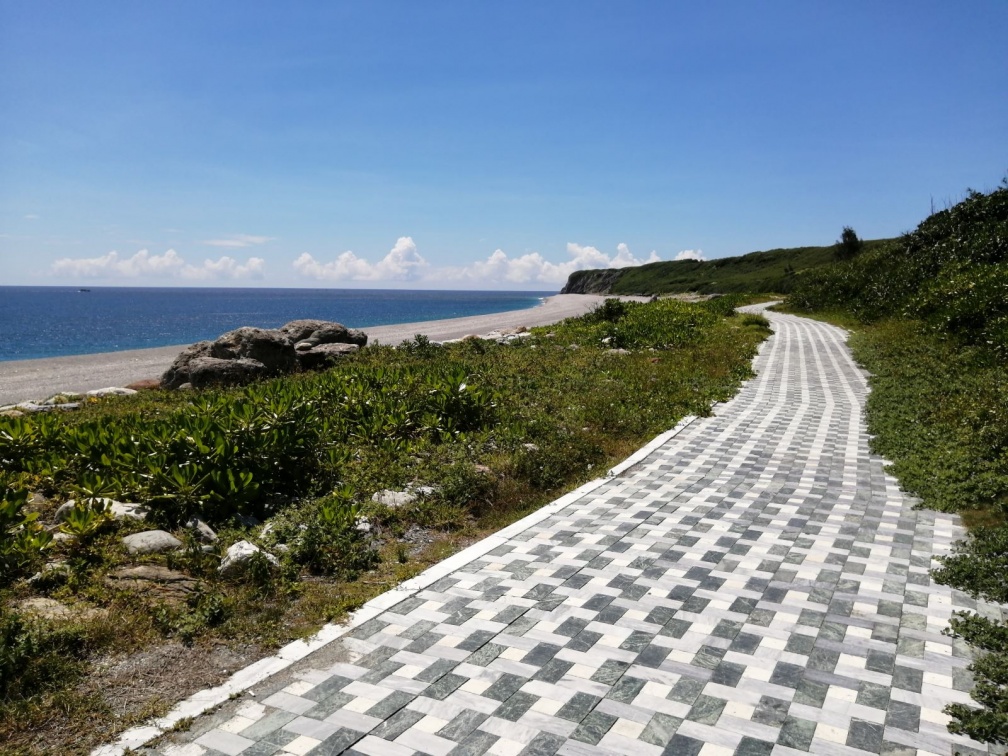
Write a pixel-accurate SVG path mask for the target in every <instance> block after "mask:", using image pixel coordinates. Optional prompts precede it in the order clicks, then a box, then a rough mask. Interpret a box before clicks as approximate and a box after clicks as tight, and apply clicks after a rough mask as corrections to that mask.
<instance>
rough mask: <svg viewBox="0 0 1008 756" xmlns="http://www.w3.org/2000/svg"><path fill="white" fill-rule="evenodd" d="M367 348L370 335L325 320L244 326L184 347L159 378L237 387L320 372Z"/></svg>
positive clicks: (172, 383) (170, 385)
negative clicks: (268, 326) (300, 372)
mask: <svg viewBox="0 0 1008 756" xmlns="http://www.w3.org/2000/svg"><path fill="white" fill-rule="evenodd" d="M365 344H367V334H365V333H363V332H361V331H357V330H353V329H349V328H347V327H345V326H343V325H340V324H339V323H330V322H328V321H324V320H295V321H292V322H290V323H288V324H287V325H285V326H283V327H282V328H276V329H265V328H252V327H249V326H246V327H244V328H238V329H236V330H234V331H229V332H228V333H225V334H224V335H223V336H220V337H219V338H218V339H216V340H215V341H200V342H198V343H196V344H193V345H192V346H190V347H188V348H187V349H185V350H184V351H183V352H182V353H181V354H180V355H179V356H178V357H177V358H176V359H175V361H174V362H173V363H172V364H171V367H169V368H168V370H167V371H165V374H164V375H163V376H162V377H161V387H162V388H167V389H177V388H181V387H183V386H186V385H189V386H191V387H192V388H203V387H205V386H220V385H234V384H241V383H248V382H249V381H252V380H255V379H257V378H264V377H268V376H274V375H281V374H283V373H291V372H294V371H297V370H317V369H319V368H324V367H327V366H329V365H331V364H333V363H334V362H336V361H338V360H339V359H340V358H342V357H344V356H345V355H347V354H349V353H351V352H355V351H356V350H357V349H359V348H360V347H362V346H364V345H365Z"/></svg>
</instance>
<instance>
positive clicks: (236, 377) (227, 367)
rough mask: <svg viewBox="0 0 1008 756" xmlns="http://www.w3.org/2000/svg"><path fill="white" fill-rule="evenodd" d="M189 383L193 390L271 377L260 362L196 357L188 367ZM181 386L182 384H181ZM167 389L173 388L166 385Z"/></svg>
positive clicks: (245, 359) (243, 359) (234, 384)
mask: <svg viewBox="0 0 1008 756" xmlns="http://www.w3.org/2000/svg"><path fill="white" fill-rule="evenodd" d="M187 369H188V374H187V376H186V378H187V380H186V381H185V383H188V384H190V385H191V386H192V388H206V387H208V386H236V385H240V384H243V383H250V382H251V381H254V380H256V379H257V378H264V377H266V376H267V375H269V372H270V371H269V370H268V369H267V367H266V366H265V365H264V364H263V363H261V362H259V361H258V360H252V359H248V358H244V357H243V358H240V359H236V360H227V359H222V358H219V357H196V358H194V359H193V360H191V361H190V362H189V364H188V365H187ZM179 386H181V384H179ZM166 387H167V388H171V386H168V385H167V384H166Z"/></svg>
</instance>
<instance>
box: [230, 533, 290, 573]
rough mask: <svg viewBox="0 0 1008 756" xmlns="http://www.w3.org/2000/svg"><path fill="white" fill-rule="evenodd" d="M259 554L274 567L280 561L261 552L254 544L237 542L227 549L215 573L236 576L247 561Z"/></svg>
mask: <svg viewBox="0 0 1008 756" xmlns="http://www.w3.org/2000/svg"><path fill="white" fill-rule="evenodd" d="M259 553H261V554H262V555H263V556H265V557H266V560H267V561H268V562H269V563H270V564H272V565H274V566H279V565H280V560H278V559H277V558H276V557H275V556H273V555H272V554H270V553H269V552H266V551H263V550H262V549H260V548H259V547H258V546H256V545H255V544H254V543H249V542H248V541H238V542H237V543H233V544H231V546H229V547H228V550H227V553H226V554H225V555H224V559H222V560H221V563H220V567H218V568H217V571H218V572H219V573H220V574H221V575H235V574H238V573H239V572H241V571H242V570H243V569H245V568H246V567H247V566H248V561H249V559H251V558H252V557H253V556H255V555H256V554H259Z"/></svg>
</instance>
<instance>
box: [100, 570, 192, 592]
mask: <svg viewBox="0 0 1008 756" xmlns="http://www.w3.org/2000/svg"><path fill="white" fill-rule="evenodd" d="M105 584H106V585H107V586H109V587H110V588H114V589H118V590H134V591H143V592H148V591H153V592H156V593H157V594H158V596H159V597H160V598H167V599H183V598H185V597H186V596H187V595H188V594H190V593H192V592H193V591H194V590H195V589H196V580H194V579H193V578H191V577H189V576H188V575H186V574H184V573H182V572H177V571H176V570H169V569H168V568H167V567H162V566H160V565H156V564H141V565H138V566H136V567H123V568H120V569H118V570H115V571H114V572H112V573H110V574H109V575H107V576H106V577H105Z"/></svg>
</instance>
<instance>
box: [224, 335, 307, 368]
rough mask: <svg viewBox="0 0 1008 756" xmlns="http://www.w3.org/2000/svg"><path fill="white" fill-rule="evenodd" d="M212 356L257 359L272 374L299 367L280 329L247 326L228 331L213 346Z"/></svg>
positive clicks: (289, 344)
mask: <svg viewBox="0 0 1008 756" xmlns="http://www.w3.org/2000/svg"><path fill="white" fill-rule="evenodd" d="M210 356H211V357H216V358H218V359H222V360H241V359H248V360H255V361H256V362H260V363H262V364H263V365H264V366H265V368H266V371H267V372H268V373H270V374H271V375H278V374H280V373H286V372H290V371H291V370H293V369H294V368H295V367H297V359H296V358H295V357H294V348H293V346H292V345H291V342H290V341H289V340H288V339H287V337H286V336H284V334H283V333H282V332H281V331H272V330H270V331H268V330H266V329H264V328H252V327H251V326H244V327H242V328H236V329H235V330H233V331H228V332H227V333H225V334H224V335H223V336H221V337H220V338H218V339H217V340H216V341H214V342H213V344H212V345H211V346H210Z"/></svg>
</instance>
